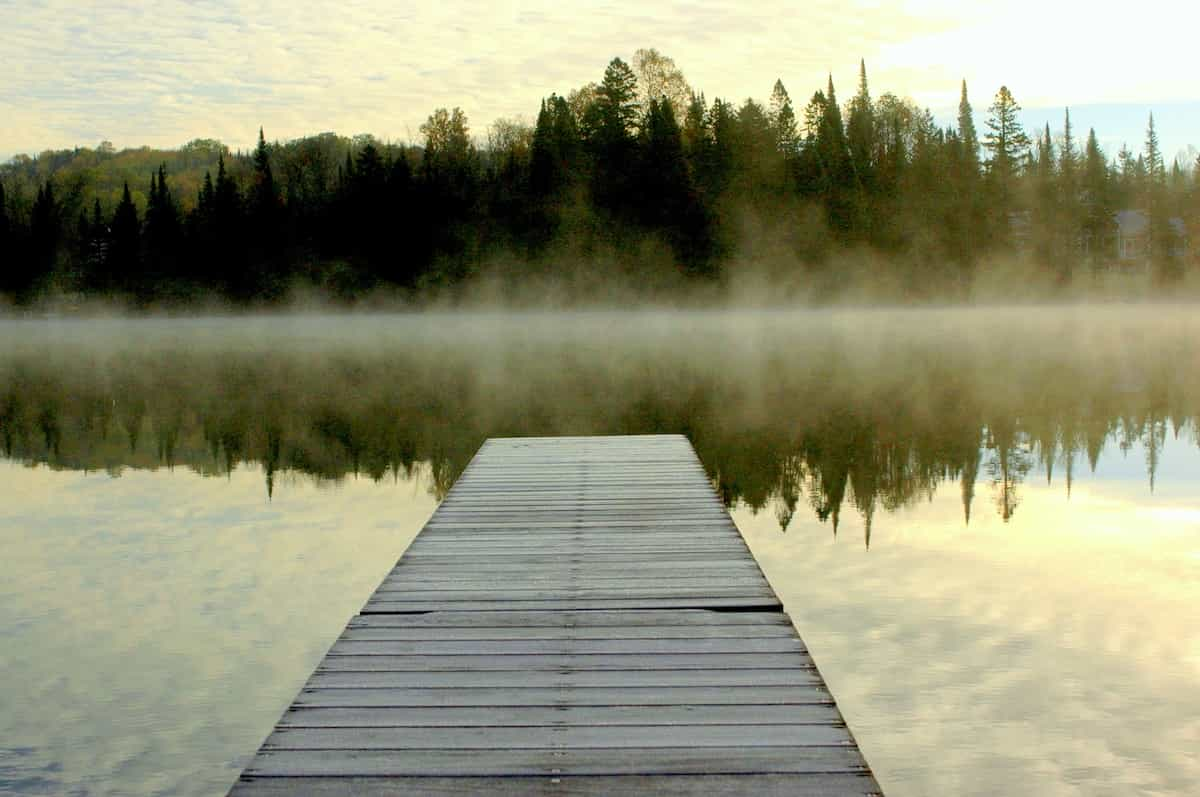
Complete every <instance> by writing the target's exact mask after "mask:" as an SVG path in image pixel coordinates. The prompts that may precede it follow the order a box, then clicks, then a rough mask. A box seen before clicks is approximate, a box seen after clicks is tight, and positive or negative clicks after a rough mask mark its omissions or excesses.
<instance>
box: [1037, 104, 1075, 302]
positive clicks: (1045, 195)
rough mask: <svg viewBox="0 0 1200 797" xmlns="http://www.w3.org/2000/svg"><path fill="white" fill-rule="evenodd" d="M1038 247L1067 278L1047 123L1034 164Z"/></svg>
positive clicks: (1046, 261) (1041, 255) (1046, 263)
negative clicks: (1059, 245) (1060, 250)
mask: <svg viewBox="0 0 1200 797" xmlns="http://www.w3.org/2000/svg"><path fill="white" fill-rule="evenodd" d="M1033 178H1034V198H1035V208H1034V209H1035V211H1036V212H1035V214H1034V217H1033V222H1034V249H1035V253H1036V255H1037V257H1038V259H1039V260H1040V261H1041V263H1042V265H1043V266H1047V267H1054V268H1055V269H1056V271H1057V276H1058V278H1059V281H1060V282H1062V281H1065V279H1066V276H1065V275H1066V270H1065V267H1067V266H1069V263H1065V262H1064V259H1063V258H1062V257H1058V256H1057V255H1058V254H1059V253H1058V249H1059V247H1058V242H1057V240H1056V238H1057V236H1058V234H1059V233H1060V219H1059V214H1058V198H1059V197H1058V184H1057V179H1056V174H1055V156H1054V141H1053V139H1052V138H1051V137H1050V124H1049V123H1047V124H1046V127H1045V129H1044V130H1043V132H1042V135H1040V136H1038V141H1037V161H1036V165H1035V167H1034V175H1033Z"/></svg>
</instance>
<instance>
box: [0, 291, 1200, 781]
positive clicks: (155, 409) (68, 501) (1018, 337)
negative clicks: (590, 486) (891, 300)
mask: <svg viewBox="0 0 1200 797" xmlns="http://www.w3.org/2000/svg"><path fill="white" fill-rule="evenodd" d="M1196 316H1197V314H1196V313H1195V312H1194V311H1193V310H1192V308H1188V307H1159V308H1150V309H1145V308H1143V309H1129V308H1039V309H1016V310H1006V311H986V312H982V311H949V310H947V311H937V312H932V311H925V312H881V311H877V312H850V311H846V312H837V313H808V314H799V313H796V314H785V313H759V314H719V313H693V314H660V315H648V314H641V315H622V314H603V313H592V314H581V315H573V316H563V315H525V316H519V317H508V318H502V317H498V316H496V317H489V316H483V315H474V316H451V315H428V316H418V317H406V318H401V317H370V318H302V319H297V318H275V319H257V320H231V319H209V320H191V321H185V322H179V321H176V322H165V321H143V322H61V323H54V322H21V323H15V322H9V323H0V343H2V345H0V445H2V446H3V448H2V450H0V454H2V455H3V456H2V457H0V550H2V551H3V556H2V557H0V674H2V675H3V677H2V678H0V706H2V707H3V710H2V711H0V794H97V795H100V794H219V793H222V792H223V791H224V790H225V789H226V788H228V786H229V784H230V783H231V782H232V781H233V780H234V778H236V776H237V773H238V772H239V771H240V769H241V767H242V766H243V765H244V763H245V762H246V761H247V760H248V758H249V756H250V754H251V753H252V752H253V751H254V750H255V749H256V748H257V746H258V745H259V743H260V742H261V741H262V739H263V737H264V736H265V735H266V733H267V731H268V729H269V728H270V727H271V726H272V724H273V723H274V721H275V720H276V719H277V717H278V716H279V714H280V712H281V711H282V710H283V708H284V707H285V706H286V705H287V704H288V703H289V702H290V701H291V699H292V697H293V696H294V694H295V692H296V691H297V689H298V688H299V687H300V685H301V684H302V683H303V682H304V680H305V679H306V678H307V676H308V674H309V673H310V671H311V670H312V668H313V667H314V666H315V665H316V663H317V661H318V660H319V659H320V657H321V656H322V655H323V654H324V651H325V650H326V648H327V647H328V645H329V644H330V643H331V642H332V640H333V639H334V638H335V637H336V635H337V634H338V633H339V632H340V630H341V628H342V626H343V625H344V624H345V622H346V620H347V619H348V618H349V617H350V616H351V615H352V614H354V613H355V612H356V611H357V609H358V608H359V607H360V606H361V604H362V603H363V602H364V600H365V599H366V597H367V596H368V595H369V593H370V592H371V591H372V590H373V588H374V587H375V585H376V584H377V583H378V581H379V580H380V579H381V578H382V576H383V574H384V573H385V572H386V571H387V570H388V569H389V568H390V567H391V565H392V564H393V562H394V560H395V559H396V557H397V556H399V555H400V553H401V552H403V550H404V548H405V547H406V546H407V544H408V542H409V541H410V540H411V539H412V537H413V535H414V534H415V533H416V531H417V530H418V529H419V528H420V526H421V525H422V523H423V522H424V520H425V519H426V518H427V517H428V516H429V514H430V513H431V512H432V511H433V509H434V507H435V506H436V502H437V500H438V498H439V497H440V496H441V495H443V494H444V493H445V491H446V490H447V489H448V487H449V485H451V484H452V483H453V480H454V478H455V477H456V476H457V474H458V473H459V472H460V471H461V469H462V468H463V467H464V466H465V464H466V462H467V460H468V459H469V458H470V456H471V454H472V453H473V452H474V450H475V448H476V447H477V446H478V445H479V444H480V443H481V442H482V441H483V440H484V439H485V438H486V437H488V436H491V435H498V434H505V435H513V434H591V433H595V434H612V433H641V432H682V433H684V434H687V435H688V436H689V437H690V438H691V439H692V441H693V443H694V444H695V445H696V448H697V450H698V452H699V453H700V456H701V459H702V460H703V461H704V463H705V466H706V467H707V468H708V470H709V473H710V475H711V476H712V478H713V480H714V484H715V485H716V486H717V487H718V489H719V490H720V491H721V494H722V495H723V496H724V498H725V500H726V501H727V503H728V504H729V506H730V509H731V511H732V513H733V517H734V519H735V520H736V522H737V524H738V526H739V528H740V529H741V530H742V532H743V534H744V535H745V537H746V539H747V541H748V542H749V544H750V546H751V548H752V549H753V550H754V552H755V554H756V556H757V557H758V559H759V561H760V563H761V564H762V566H763V568H764V570H765V572H766V574H767V576H768V578H769V579H770V581H771V583H772V585H773V586H774V587H775V588H776V590H777V591H778V592H779V593H780V595H781V597H782V598H783V600H784V602H785V604H786V606H787V609H788V611H789V612H790V613H791V615H792V617H793V619H794V621H795V623H796V625H797V627H798V628H799V630H800V632H801V634H802V635H803V636H804V638H805V639H806V641H807V642H808V643H809V646H810V648H811V649H812V651H813V654H814V656H815V658H816V660H817V663H818V665H819V666H820V667H821V669H822V672H823V674H824V675H825V677H826V680H827V681H828V682H829V684H830V686H831V688H832V689H833V691H834V693H835V695H836V696H837V698H838V701H839V703H840V705H841V707H842V711H843V713H844V714H845V716H846V718H847V720H848V722H849V723H850V726H851V728H852V730H853V731H854V732H855V734H856V736H857V737H858V740H859V742H860V743H861V745H862V747H863V750H864V752H865V753H866V755H867V758H868V760H869V761H870V762H871V764H872V766H873V767H874V768H875V771H876V774H877V776H878V778H879V780H880V782H881V784H882V785H883V787H884V788H885V790H886V791H887V793H888V794H889V795H893V797H894V796H895V795H926V794H950V793H953V794H1019V795H1027V794H1039V795H1040V794H1047V795H1094V794H1112V795H1118V794H1120V795H1124V794H1179V795H1184V794H1194V793H1197V792H1200V753H1197V750H1200V489H1197V487H1198V484H1200V443H1198V440H1200V431H1198V430H1200V423H1198V419H1200V342H1198V341H1200V319H1197V317H1196Z"/></svg>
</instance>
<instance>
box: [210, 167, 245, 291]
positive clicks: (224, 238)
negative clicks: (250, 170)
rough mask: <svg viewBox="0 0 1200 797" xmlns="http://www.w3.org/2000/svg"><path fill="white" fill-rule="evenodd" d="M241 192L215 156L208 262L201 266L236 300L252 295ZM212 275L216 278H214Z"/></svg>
mask: <svg viewBox="0 0 1200 797" xmlns="http://www.w3.org/2000/svg"><path fill="white" fill-rule="evenodd" d="M244 230H245V223H244V216H243V210H242V191H241V188H239V187H238V183H237V180H236V179H235V178H234V177H233V176H232V175H231V174H229V172H228V170H227V169H226V167H225V155H224V154H223V153H222V154H221V155H220V157H219V158H218V159H217V179H216V183H215V184H214V185H213V194H212V213H211V216H210V219H209V242H210V245H211V250H210V252H209V257H211V261H210V262H206V263H202V264H201V268H202V269H203V270H204V271H205V272H208V274H207V275H206V279H205V281H206V282H207V283H208V284H210V285H215V286H218V287H219V288H220V289H221V290H222V291H224V292H225V294H226V295H227V296H229V297H230V298H232V299H235V300H238V301H246V300H249V299H251V298H253V297H252V292H253V288H254V285H253V275H251V274H250V273H248V271H247V269H246V254H247V252H246V244H245V239H244ZM214 277H215V279H214Z"/></svg>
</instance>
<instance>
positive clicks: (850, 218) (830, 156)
mask: <svg viewBox="0 0 1200 797" xmlns="http://www.w3.org/2000/svg"><path fill="white" fill-rule="evenodd" d="M814 99H815V98H814ZM816 152H817V158H818V162H819V163H820V167H821V172H822V183H823V185H824V188H825V207H826V213H827V216H828V220H829V226H830V229H832V230H833V231H834V232H835V233H836V234H837V235H839V236H840V237H842V238H843V239H844V238H847V237H849V235H850V234H851V232H852V230H853V227H854V222H855V207H856V205H855V199H856V197H855V196H854V193H855V192H854V187H855V176H854V166H853V164H852V163H851V161H850V151H849V149H848V148H847V145H846V128H845V126H844V125H843V124H842V110H841V108H840V107H839V106H838V102H837V95H836V94H835V93H834V90H833V76H832V75H830V76H829V86H828V90H827V91H826V94H825V103H824V109H823V113H822V114H821V121H820V124H819V127H818V128H817V140H816Z"/></svg>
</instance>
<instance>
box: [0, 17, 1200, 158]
mask: <svg viewBox="0 0 1200 797" xmlns="http://www.w3.org/2000/svg"><path fill="white" fill-rule="evenodd" d="M1190 5H1191V4H1185V3H1179V4H1176V3H1172V2H1167V1H1166V0H1143V2H1141V3H1138V4H1135V5H1128V4H1122V5H1121V7H1120V9H1119V10H1118V11H1109V10H1107V4H1102V3H1101V4H1097V3H1077V2H1073V0H1068V1H1067V2H1050V3H1047V2H1039V1H1038V0H972V2H966V3H964V2H961V0H953V1H951V0H905V1H903V2H872V1H871V0H808V1H807V2H804V3H795V2H780V1H779V0H759V1H758V2H755V3H745V2H726V1H725V0H698V1H697V0H691V1H690V2H679V1H678V0H658V2H647V1H646V0H607V1H606V2H596V3H579V2H572V0H555V2H540V1H539V2H518V1H517V0H492V1H491V2H478V3H476V2H464V1H463V0H443V1H442V2H437V3H419V4H418V3H412V2H404V1H403V0H401V1H400V2H395V1H394V0H393V1H392V2H387V1H386V0H339V2H337V3H313V4H303V3H296V2H294V1H293V0H257V2H254V3H250V2H246V0H209V1H207V2H181V1H180V0H160V2H154V3H150V2H137V1H136V0H107V2H104V3H92V2H81V1H80V0H74V2H72V1H70V0H43V1H42V2H36V1H35V0H21V1H20V2H11V0H0V12H2V13H3V18H4V20H5V22H4V24H3V26H0V54H2V55H3V59H2V61H3V64H4V71H5V73H6V74H5V76H4V77H3V79H0V159H4V158H8V157H10V156H11V155H13V154H14V153H17V152H37V151H40V150H42V149H45V148H49V147H68V146H74V145H88V146H95V144H96V143H98V142H99V141H101V140H104V139H107V140H111V141H112V142H114V143H115V144H116V145H117V146H118V147H125V146H136V145H141V144H148V145H152V146H177V145H179V144H181V143H183V142H186V141H188V140H190V139H192V138H199V137H213V138H219V139H221V140H223V141H225V142H226V143H228V144H230V145H231V146H233V147H235V148H237V147H248V146H250V145H251V144H252V143H253V141H254V139H255V137H256V134H257V131H258V127H259V125H262V126H264V127H265V128H266V131H267V136H268V138H272V139H275V138H278V139H286V138H292V137H296V136H300V135H304V134H308V133H314V132H320V131H326V130H333V131H337V132H339V133H345V134H354V133H360V132H370V133H374V134H376V135H378V136H380V137H382V138H385V139H392V140H401V141H403V140H415V139H417V137H418V128H419V126H420V124H421V122H422V121H423V120H424V118H425V117H426V116H428V114H429V112H430V111H431V110H433V109H434V108H436V107H438V106H454V105H459V106H461V107H462V108H463V109H464V110H465V111H466V113H467V115H468V117H469V118H470V120H471V122H472V126H473V128H474V130H475V132H477V133H482V132H483V131H484V129H485V128H486V126H487V124H488V123H489V122H491V121H492V120H494V119H496V118H497V117H501V116H519V115H523V116H526V117H528V116H531V115H533V114H534V113H535V111H536V108H537V104H538V100H539V99H540V98H541V97H542V96H544V95H546V94H548V93H549V92H551V91H558V92H560V93H565V92H566V91H569V90H570V89H572V88H574V87H577V86H579V85H582V84H583V83H586V82H588V81H592V80H598V79H599V77H600V75H601V74H602V73H603V69H604V66H605V64H606V63H607V62H608V61H609V59H611V58H612V57H613V56H621V57H624V58H626V59H629V58H630V57H631V55H632V53H633V51H634V50H636V49H637V48H639V47H654V48H657V49H658V50H659V51H660V52H662V53H664V54H666V55H669V56H671V57H673V58H674V59H675V61H676V62H677V63H678V64H679V66H680V67H681V68H682V69H683V71H684V73H685V74H686V75H687V77H688V79H689V81H690V82H691V83H692V85H693V86H694V87H696V88H699V89H703V90H704V91H705V93H706V94H707V95H708V97H709V98H710V99H711V98H712V97H715V96H722V97H726V98H729V99H734V100H740V99H742V98H745V97H747V96H754V97H758V98H764V99H765V97H766V96H767V95H768V94H769V92H770V88H771V85H772V84H773V83H774V81H775V79H776V78H777V77H778V78H782V79H783V81H784V83H785V84H786V85H787V86H788V88H789V90H790V91H791V93H792V95H793V98H794V100H796V102H797V103H798V104H800V103H802V102H803V101H804V98H806V97H807V96H808V95H810V94H811V92H812V91H813V90H814V89H816V88H817V87H819V86H820V85H822V84H823V82H824V79H825V75H826V74H827V73H829V72H832V73H833V76H834V79H835V81H836V83H837V85H838V87H839V90H840V92H841V96H842V98H843V99H844V98H846V97H848V96H849V94H850V93H851V91H852V90H853V87H854V82H855V80H856V78H857V74H856V72H857V64H858V59H859V57H863V58H865V59H866V60H867V66H868V70H869V73H870V78H871V83H872V89H873V92H874V93H876V94H878V93H879V92H881V91H893V92H895V93H898V94H902V95H907V96H910V97H912V98H914V99H915V100H917V101H918V102H920V103H921V104H924V105H928V106H930V107H932V108H934V109H935V110H938V109H944V108H950V107H952V106H953V104H954V103H955V102H956V101H957V92H958V82H959V80H960V79H962V78H966V79H967V81H968V83H969V85H970V86H971V90H972V98H973V101H974V103H975V105H976V110H977V111H982V110H984V109H986V106H987V104H988V102H989V100H990V97H991V96H992V94H994V92H995V90H996V89H997V88H998V87H999V86H1000V85H1001V84H1002V83H1006V84H1007V85H1008V86H1009V87H1010V88H1011V89H1012V91H1013V93H1014V94H1015V95H1016V97H1017V99H1018V101H1020V102H1021V103H1022V104H1023V105H1024V106H1025V107H1026V108H1027V109H1030V110H1036V109H1039V108H1046V109H1050V108H1055V109H1058V108H1060V107H1061V106H1063V105H1067V104H1070V105H1072V106H1073V107H1077V108H1080V109H1081V112H1082V113H1083V115H1084V116H1085V117H1086V116H1087V107H1088V106H1102V107H1103V108H1104V109H1107V110H1105V111H1104V112H1103V114H1100V115H1099V116H1097V119H1098V120H1100V121H1097V124H1104V125H1107V128H1108V129H1105V130H1101V131H1100V132H1101V133H1103V134H1104V135H1105V137H1106V139H1107V141H1108V142H1110V143H1111V142H1119V140H1121V139H1128V140H1129V141H1130V143H1131V145H1132V146H1134V147H1140V145H1141V138H1142V134H1141V131H1142V129H1144V126H1145V113H1146V111H1147V110H1148V109H1149V108H1152V107H1153V108H1160V107H1161V108H1162V110H1161V111H1159V114H1158V115H1159V116H1163V117H1164V118H1163V119H1162V120H1161V121H1160V125H1159V126H1160V128H1162V134H1163V139H1164V144H1165V145H1166V146H1165V147H1164V149H1165V150H1166V151H1167V153H1168V155H1171V154H1173V153H1174V152H1175V151H1176V150H1177V149H1178V148H1181V147H1182V146H1184V145H1186V144H1189V143H1194V144H1196V145H1197V146H1200V124H1197V122H1200V83H1197V82H1196V80H1195V69H1194V63H1195V60H1194V59H1195V52H1194V50H1195V47H1196V38H1195V36H1196V31H1197V29H1200V24H1198V23H1200V11H1197V10H1196V8H1195V7H1194V6H1193V7H1192V8H1187V6H1190ZM1185 9H1186V10H1185ZM1114 108H1115V111H1114V110H1113V109H1114ZM1173 114H1174V116H1172V115H1173ZM1057 115H1058V112H1057V111H1056V112H1055V116H1057ZM1172 120H1174V121H1172ZM1189 120H1190V129H1175V128H1176V127H1185V126H1187V125H1188V124H1189ZM1083 123H1084V125H1085V126H1086V124H1087V123H1088V120H1087V119H1086V118H1084V119H1083ZM1117 146H1119V143H1117Z"/></svg>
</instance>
